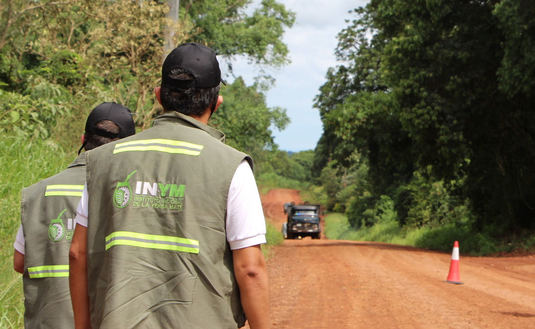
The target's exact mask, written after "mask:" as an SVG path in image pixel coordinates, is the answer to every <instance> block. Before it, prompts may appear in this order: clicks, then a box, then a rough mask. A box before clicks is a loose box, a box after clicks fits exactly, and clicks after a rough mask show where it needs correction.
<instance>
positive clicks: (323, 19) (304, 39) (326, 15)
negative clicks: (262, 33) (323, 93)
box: [233, 0, 368, 152]
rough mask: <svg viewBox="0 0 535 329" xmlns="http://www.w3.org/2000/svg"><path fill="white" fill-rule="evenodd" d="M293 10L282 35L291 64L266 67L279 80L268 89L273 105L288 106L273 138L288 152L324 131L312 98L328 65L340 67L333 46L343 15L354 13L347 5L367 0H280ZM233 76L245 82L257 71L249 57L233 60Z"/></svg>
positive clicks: (314, 141)
mask: <svg viewBox="0 0 535 329" xmlns="http://www.w3.org/2000/svg"><path fill="white" fill-rule="evenodd" d="M279 2H280V3H283V4H284V5H285V6H286V8H287V9H289V10H291V11H293V12H295V14H296V20H295V23H294V25H293V27H292V28H290V29H288V30H287V31H286V32H285V34H284V37H283V40H284V42H285V43H286V44H287V46H288V48H289V51H290V53H289V57H290V60H291V63H290V64H289V65H286V66H283V67H282V68H280V69H266V68H264V70H265V71H266V73H267V74H269V75H271V76H272V77H274V78H275V80H276V81H275V85H274V86H273V87H272V88H271V89H270V90H269V91H268V92H267V93H266V102H267V105H268V106H269V107H275V106H279V107H282V108H285V109H286V114H287V115H288V117H289V118H290V121H291V122H290V124H289V125H288V126H287V127H286V129H284V130H283V131H278V130H277V129H273V135H274V137H275V143H277V144H278V145H279V149H281V150H284V151H292V152H298V151H304V150H312V149H314V148H315V147H316V144H317V142H318V140H319V138H320V137H321V134H322V132H323V126H322V123H321V120H320V116H319V112H318V110H317V109H314V108H313V103H314V97H315V96H316V95H317V94H318V93H319V87H320V86H321V85H322V84H323V83H325V75H326V73H327V69H328V68H329V67H333V66H336V57H335V55H334V50H335V48H336V45H337V39H336V35H337V34H338V32H340V31H341V30H342V29H343V28H344V27H346V25H347V24H346V23H345V20H346V19H351V18H353V16H352V15H351V14H349V13H348V11H349V10H351V9H354V8H357V7H359V6H364V5H366V3H367V2H368V0H329V1H325V0H279ZM233 71H234V75H235V76H242V77H243V78H244V80H245V81H246V83H247V84H252V83H253V81H254V80H253V78H254V77H255V76H257V75H258V74H259V68H255V67H254V66H252V65H251V64H249V63H248V62H247V60H246V59H245V58H237V59H235V60H234V61H233Z"/></svg>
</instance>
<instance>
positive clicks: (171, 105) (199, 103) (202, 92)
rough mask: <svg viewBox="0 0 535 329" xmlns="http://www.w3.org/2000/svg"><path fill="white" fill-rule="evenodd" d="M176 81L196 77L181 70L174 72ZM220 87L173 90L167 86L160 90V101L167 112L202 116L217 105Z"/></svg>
mask: <svg viewBox="0 0 535 329" xmlns="http://www.w3.org/2000/svg"><path fill="white" fill-rule="evenodd" d="M172 74H173V75H174V79H177V80H193V79H194V77H193V76H192V75H191V74H189V73H187V72H185V71H183V70H180V69H176V70H173V71H172ZM219 88H220V86H219V85H217V86H215V87H213V88H189V89H173V90H171V89H170V88H168V87H167V86H165V85H162V87H161V89H160V100H161V102H162V106H163V108H164V110H165V111H177V112H180V113H182V114H186V115H202V114H203V113H204V111H205V110H206V109H207V108H208V107H210V108H211V110H212V112H213V111H214V110H215V105H216V104H217V96H218V95H219Z"/></svg>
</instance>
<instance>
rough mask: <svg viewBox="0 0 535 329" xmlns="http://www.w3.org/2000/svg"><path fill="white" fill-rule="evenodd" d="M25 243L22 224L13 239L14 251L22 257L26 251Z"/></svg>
mask: <svg viewBox="0 0 535 329" xmlns="http://www.w3.org/2000/svg"><path fill="white" fill-rule="evenodd" d="M25 246H26V241H25V240H24V232H23V231H22V224H21V225H20V226H19V230H18V231H17V236H16V237H15V243H13V247H14V248H15V250H16V251H18V252H20V253H21V254H23V255H24V252H25V249H26V247H25Z"/></svg>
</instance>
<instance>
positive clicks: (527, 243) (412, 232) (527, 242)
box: [325, 213, 535, 256]
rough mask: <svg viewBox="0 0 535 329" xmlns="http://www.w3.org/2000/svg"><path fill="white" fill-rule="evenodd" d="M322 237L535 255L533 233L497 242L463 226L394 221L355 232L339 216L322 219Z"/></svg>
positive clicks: (477, 253)
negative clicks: (418, 225)
mask: <svg viewBox="0 0 535 329" xmlns="http://www.w3.org/2000/svg"><path fill="white" fill-rule="evenodd" d="M325 235H326V236H327V238H328V239H331V240H353V241H377V242H385V243H393V244H398V245H405V246H413V247H418V248H423V249H429V250H438V251H445V252H450V251H451V250H452V247H453V242H454V241H456V240H457V241H459V243H460V245H461V248H460V251H461V252H462V253H464V254H468V255H472V256H484V255H496V254H522V253H533V252H535V234H534V233H526V234H524V235H522V236H519V237H516V238H515V237H512V238H510V239H508V240H506V241H497V240H495V239H493V238H490V237H489V236H488V235H486V234H484V233H474V232H471V231H470V230H469V229H468V227H467V226H463V225H459V226H456V225H453V224H450V225H443V226H439V227H422V228H401V227H400V226H399V224H398V223H397V222H396V221H393V220H392V221H382V222H379V223H377V224H376V225H374V226H371V227H363V228H359V229H354V228H352V227H351V226H350V225H349V222H348V220H347V217H346V216H345V215H343V214H340V213H331V214H328V215H327V216H326V217H325Z"/></svg>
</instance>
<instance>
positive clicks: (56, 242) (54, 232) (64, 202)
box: [14, 103, 135, 328]
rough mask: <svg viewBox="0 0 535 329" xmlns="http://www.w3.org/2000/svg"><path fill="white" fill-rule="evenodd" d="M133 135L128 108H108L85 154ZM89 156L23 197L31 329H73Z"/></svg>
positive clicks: (20, 248) (87, 139)
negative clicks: (73, 268)
mask: <svg viewBox="0 0 535 329" xmlns="http://www.w3.org/2000/svg"><path fill="white" fill-rule="evenodd" d="M110 111H113V114H110V113H111V112H110ZM110 119H111V120H110ZM134 132H135V129H134V122H133V119H132V116H131V113H130V111H129V110H128V109H127V108H125V107H123V106H121V105H119V104H115V103H103V104H101V105H99V106H98V107H97V108H95V109H94V110H93V111H92V112H91V114H90V116H89V117H88V120H87V123H86V132H85V134H84V142H83V145H82V148H84V149H86V150H89V149H93V148H95V147H97V146H100V145H102V144H105V143H107V142H110V141H112V140H115V139H117V138H121V137H125V136H129V135H131V134H133V133H134ZM80 150H81V149H80ZM85 154H86V153H82V154H80V155H79V156H78V157H77V158H76V159H75V160H74V162H73V163H71V164H70V165H69V166H68V168H67V169H65V170H63V171H62V172H60V173H58V174H56V175H54V176H52V177H49V178H46V179H44V180H42V181H40V182H38V183H35V184H33V185H31V186H29V187H27V188H25V189H23V191H22V199H21V227H20V229H19V232H18V233H17V238H16V241H15V244H14V247H15V254H14V267H15V270H16V271H18V272H21V273H23V288H24V296H25V313H24V324H25V327H26V328H72V327H73V326H74V321H73V312H72V305H71V298H70V293H69V282H68V276H69V254H68V253H69V247H70V242H71V239H72V236H73V232H74V226H75V223H74V218H75V213H76V207H77V205H78V202H79V200H80V197H81V196H82V191H83V187H84V183H85V176H86V172H85Z"/></svg>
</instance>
